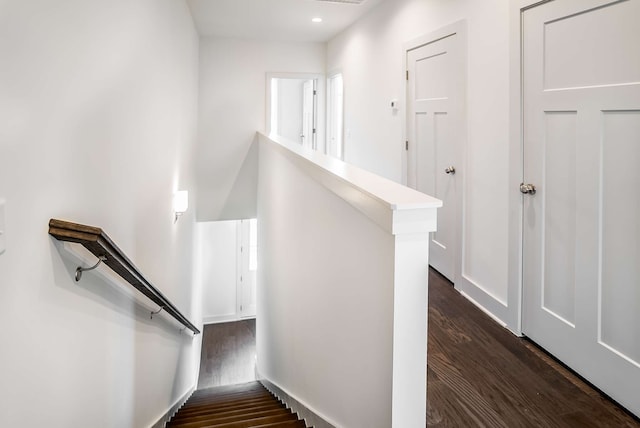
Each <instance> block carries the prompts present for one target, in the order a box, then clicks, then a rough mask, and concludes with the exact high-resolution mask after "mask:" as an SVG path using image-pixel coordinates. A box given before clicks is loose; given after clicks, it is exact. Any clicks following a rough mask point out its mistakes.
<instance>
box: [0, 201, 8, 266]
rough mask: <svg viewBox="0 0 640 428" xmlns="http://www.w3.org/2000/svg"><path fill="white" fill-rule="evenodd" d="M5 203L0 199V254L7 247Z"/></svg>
mask: <svg viewBox="0 0 640 428" xmlns="http://www.w3.org/2000/svg"><path fill="white" fill-rule="evenodd" d="M5 205H6V201H5V200H4V199H0V254H2V253H4V252H5V250H6V249H7V232H6V229H5V217H6V216H5Z"/></svg>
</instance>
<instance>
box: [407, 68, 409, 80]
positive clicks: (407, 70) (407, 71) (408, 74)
mask: <svg viewBox="0 0 640 428" xmlns="http://www.w3.org/2000/svg"><path fill="white" fill-rule="evenodd" d="M407 80H409V70H407Z"/></svg>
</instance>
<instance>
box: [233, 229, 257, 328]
mask: <svg viewBox="0 0 640 428" xmlns="http://www.w3.org/2000/svg"><path fill="white" fill-rule="evenodd" d="M257 257H258V232H257V221H256V219H250V220H240V221H238V283H237V299H236V301H237V302H238V303H237V304H238V307H237V308H236V312H237V313H238V314H239V317H240V318H248V317H255V315H256V272H257V269H258V261H257Z"/></svg>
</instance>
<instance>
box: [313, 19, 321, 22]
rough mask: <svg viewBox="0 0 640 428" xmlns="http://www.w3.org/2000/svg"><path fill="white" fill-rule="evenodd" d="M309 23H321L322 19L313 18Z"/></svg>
mask: <svg viewBox="0 0 640 428" xmlns="http://www.w3.org/2000/svg"><path fill="white" fill-rule="evenodd" d="M311 22H322V18H313V19H312V20H311Z"/></svg>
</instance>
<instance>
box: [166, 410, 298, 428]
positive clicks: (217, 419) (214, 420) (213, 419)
mask: <svg viewBox="0 0 640 428" xmlns="http://www.w3.org/2000/svg"><path fill="white" fill-rule="evenodd" d="M279 416H295V415H294V414H293V413H291V411H290V410H289V409H274V410H266V411H260V412H254V413H245V414H240V415H232V416H218V415H211V416H209V417H208V418H204V419H200V420H191V419H187V420H182V421H176V422H175V425H172V426H176V427H178V426H179V427H185V428H188V427H194V428H195V427H202V426H211V425H216V424H218V425H221V424H228V423H234V422H242V421H251V420H257V419H264V418H269V417H279ZM296 419H297V416H296Z"/></svg>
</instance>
